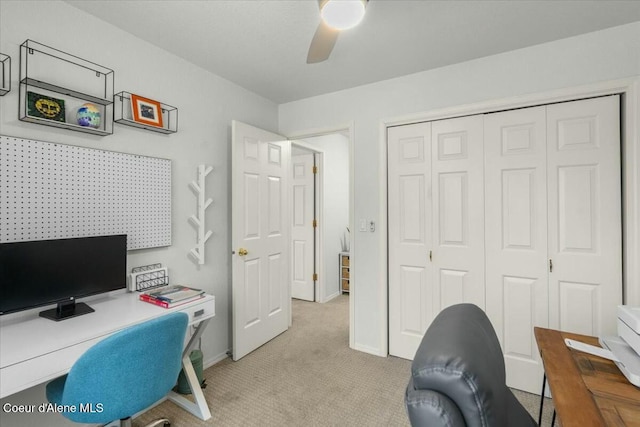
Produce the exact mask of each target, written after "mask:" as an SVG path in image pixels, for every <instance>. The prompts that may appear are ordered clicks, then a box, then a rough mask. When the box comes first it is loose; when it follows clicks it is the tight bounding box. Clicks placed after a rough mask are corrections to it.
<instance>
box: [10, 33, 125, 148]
mask: <svg viewBox="0 0 640 427" xmlns="http://www.w3.org/2000/svg"><path fill="white" fill-rule="evenodd" d="M113 80H114V72H113V70H111V69H109V68H106V67H103V66H101V65H98V64H95V63H93V62H90V61H87V60H85V59H82V58H79V57H77V56H74V55H70V54H68V53H66V52H63V51H61V50H57V49H54V48H52V47H49V46H46V45H43V44H41V43H38V42H35V41H33V40H26V41H25V42H24V43H22V44H21V45H20V94H19V98H20V113H19V119H20V120H22V121H25V122H29V123H37V124H41V125H45V126H53V127H58V128H63V129H69V130H73V131H78V132H85V133H89V134H94V135H102V136H103V135H110V134H112V133H113ZM30 92H32V93H34V94H36V96H39V97H42V98H45V99H52V100H53V102H54V103H55V104H57V105H58V106H59V107H62V108H61V110H62V112H60V114H59V116H57V117H55V118H48V117H47V116H46V115H45V114H44V113H42V111H40V109H38V108H36V107H35V106H34V105H31V106H30V105H29V103H30V101H29V93H30ZM86 103H91V104H94V106H95V107H96V108H97V109H98V111H99V112H100V124H99V125H98V127H89V126H81V125H79V124H78V123H77V116H76V115H77V111H78V108H80V107H81V106H82V105H83V104H86Z"/></svg>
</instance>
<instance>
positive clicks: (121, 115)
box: [113, 91, 178, 134]
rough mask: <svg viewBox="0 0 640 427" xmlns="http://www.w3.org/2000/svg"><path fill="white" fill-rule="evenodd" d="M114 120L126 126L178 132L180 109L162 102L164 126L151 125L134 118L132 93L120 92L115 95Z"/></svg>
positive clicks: (154, 130)
mask: <svg viewBox="0 0 640 427" xmlns="http://www.w3.org/2000/svg"><path fill="white" fill-rule="evenodd" d="M113 104H114V109H113V121H114V122H116V123H118V124H121V125H126V126H133V127H136V128H140V129H146V130H150V131H153V132H160V133H166V134H168V133H176V132H177V131H178V109H177V108H176V107H173V106H171V105H167V104H164V103H162V102H161V103H160V106H161V107H162V121H163V123H164V127H157V126H150V125H146V124H142V123H138V122H136V121H134V120H133V113H132V109H131V93H130V92H124V91H123V92H119V93H117V94H115V95H114V96H113Z"/></svg>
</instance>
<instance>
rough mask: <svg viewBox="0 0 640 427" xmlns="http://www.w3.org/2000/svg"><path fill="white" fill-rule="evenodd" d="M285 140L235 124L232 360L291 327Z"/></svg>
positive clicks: (287, 149)
mask: <svg viewBox="0 0 640 427" xmlns="http://www.w3.org/2000/svg"><path fill="white" fill-rule="evenodd" d="M284 139H285V138H284V137H282V136H280V135H276V134H273V133H271V132H267V131H264V130H262V129H258V128H255V127H253V126H250V125H247V124H244V123H241V122H237V121H233V122H232V137H231V140H232V163H233V164H232V166H233V170H232V196H231V198H232V214H231V218H232V219H233V220H232V236H231V241H232V245H233V253H234V255H233V257H232V258H233V267H232V273H233V278H232V324H233V334H232V335H233V359H234V360H238V359H240V358H241V357H243V356H245V355H246V354H248V353H250V352H251V351H253V350H255V349H256V348H258V347H259V346H261V345H262V344H264V343H266V342H268V341H270V340H271V339H272V338H274V337H275V336H277V335H279V334H280V333H282V332H284V331H285V330H287V328H288V326H289V320H290V312H291V299H290V293H289V283H290V281H289V271H290V268H289V263H290V254H289V244H290V240H289V228H290V222H289V221H290V215H289V209H290V208H289V182H288V181H289V180H288V177H289V175H290V170H289V164H290V161H291V147H290V143H289V141H286V140H284Z"/></svg>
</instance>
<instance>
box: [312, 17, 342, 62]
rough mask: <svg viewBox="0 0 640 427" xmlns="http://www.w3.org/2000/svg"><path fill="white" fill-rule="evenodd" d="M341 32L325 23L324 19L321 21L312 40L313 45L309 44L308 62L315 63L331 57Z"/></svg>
mask: <svg viewBox="0 0 640 427" xmlns="http://www.w3.org/2000/svg"><path fill="white" fill-rule="evenodd" d="M339 33H340V31H339V30H335V29H333V28H331V27H329V26H328V25H327V24H325V23H324V21H320V24H318V29H317V30H316V33H315V34H314V35H313V39H312V40H311V46H309V53H308V54H307V64H315V63H317V62H322V61H325V60H326V59H327V58H329V55H331V51H332V50H333V46H334V45H335V44H336V40H338V34H339Z"/></svg>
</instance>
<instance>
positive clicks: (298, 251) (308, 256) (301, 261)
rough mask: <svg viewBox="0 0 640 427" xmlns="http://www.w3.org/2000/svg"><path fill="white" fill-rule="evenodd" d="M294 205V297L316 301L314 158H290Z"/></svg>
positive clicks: (292, 290)
mask: <svg viewBox="0 0 640 427" xmlns="http://www.w3.org/2000/svg"><path fill="white" fill-rule="evenodd" d="M291 166H292V183H291V184H292V198H293V199H292V204H293V217H292V225H291V251H292V253H291V255H292V263H291V266H292V270H293V271H292V274H291V296H292V297H293V298H298V299H302V300H306V301H314V300H315V280H314V274H315V271H314V248H315V241H314V240H315V239H314V234H315V229H314V222H313V221H314V219H315V213H314V197H315V192H314V173H313V167H314V155H313V153H305V154H296V155H294V156H292V157H291Z"/></svg>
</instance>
